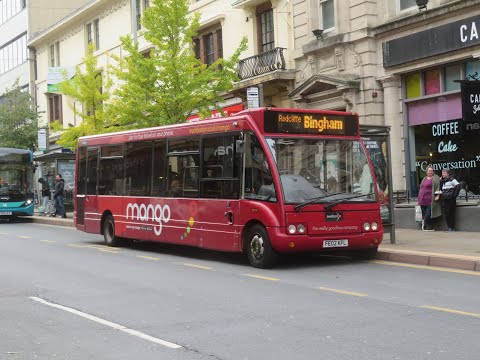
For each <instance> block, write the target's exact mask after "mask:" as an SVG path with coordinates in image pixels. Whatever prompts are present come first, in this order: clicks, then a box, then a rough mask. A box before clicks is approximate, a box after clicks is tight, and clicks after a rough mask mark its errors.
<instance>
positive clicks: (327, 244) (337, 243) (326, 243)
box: [323, 239, 348, 248]
mask: <svg viewBox="0 0 480 360" xmlns="http://www.w3.org/2000/svg"><path fill="white" fill-rule="evenodd" d="M347 246H348V240H347V239H340V240H323V247H324V248H334V247H347Z"/></svg>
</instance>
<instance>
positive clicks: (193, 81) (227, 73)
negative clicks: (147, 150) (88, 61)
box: [109, 0, 247, 129]
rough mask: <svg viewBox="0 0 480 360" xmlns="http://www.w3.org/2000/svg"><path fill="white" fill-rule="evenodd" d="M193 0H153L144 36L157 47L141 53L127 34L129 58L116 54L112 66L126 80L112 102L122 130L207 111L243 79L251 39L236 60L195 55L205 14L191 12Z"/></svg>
mask: <svg viewBox="0 0 480 360" xmlns="http://www.w3.org/2000/svg"><path fill="white" fill-rule="evenodd" d="M188 5H189V1H187V0H153V1H152V2H151V6H150V7H149V8H148V9H147V10H146V11H145V14H144V18H143V30H142V31H143V34H144V36H145V39H146V40H147V41H148V42H150V43H151V44H152V45H153V47H152V49H151V51H150V53H149V55H147V56H145V54H142V53H140V51H139V48H138V44H137V43H136V42H135V41H134V39H132V37H131V36H129V35H128V36H125V37H122V38H121V43H122V47H123V49H124V50H126V52H127V53H128V56H124V57H118V56H114V58H115V60H117V62H118V65H117V66H116V67H114V68H113V69H112V73H113V75H114V76H115V77H116V78H117V79H119V80H120V82H119V84H120V86H119V87H118V88H117V89H116V90H115V91H114V93H113V95H114V96H113V97H112V99H111V101H110V103H109V114H110V116H111V120H112V122H113V123H114V124H115V125H116V126H118V127H120V128H122V129H132V128H144V127H150V126H158V125H165V124H172V123H179V122H183V121H185V120H186V118H187V117H188V116H189V115H191V114H192V113H193V112H197V111H198V112H199V113H200V114H206V113H208V112H209V110H210V109H212V108H217V109H218V105H217V103H218V102H220V101H222V100H223V99H222V97H221V96H220V94H221V93H224V92H228V91H230V90H231V89H232V87H233V83H234V82H235V81H237V80H238V77H237V65H238V61H239V57H240V54H241V53H242V52H243V51H244V50H245V49H246V47H247V40H246V38H244V39H242V40H241V42H240V45H239V47H238V49H237V50H236V51H235V53H234V54H233V55H232V57H231V58H230V59H219V60H218V61H216V62H215V63H213V64H211V65H210V66H206V65H205V64H202V63H201V61H200V60H199V59H197V58H196V57H195V54H194V51H193V48H192V44H193V37H194V36H196V34H197V30H198V28H199V15H198V14H195V15H193V16H190V15H189V10H188Z"/></svg>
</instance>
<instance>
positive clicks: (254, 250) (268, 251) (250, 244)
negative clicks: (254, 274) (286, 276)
mask: <svg viewBox="0 0 480 360" xmlns="http://www.w3.org/2000/svg"><path fill="white" fill-rule="evenodd" d="M246 250H247V256H248V260H249V261H250V264H251V265H252V266H253V267H255V268H259V269H268V268H271V267H272V266H273V265H275V263H276V262H277V260H278V254H277V253H276V252H275V250H273V249H272V246H271V245H270V238H269V237H268V233H267V230H266V229H265V228H264V227H263V226H261V225H259V224H257V225H253V226H252V227H251V228H250V229H248V230H247V233H246Z"/></svg>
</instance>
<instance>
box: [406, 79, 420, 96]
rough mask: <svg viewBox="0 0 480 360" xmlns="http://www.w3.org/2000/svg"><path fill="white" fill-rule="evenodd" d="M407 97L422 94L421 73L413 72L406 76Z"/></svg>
mask: <svg viewBox="0 0 480 360" xmlns="http://www.w3.org/2000/svg"><path fill="white" fill-rule="evenodd" d="M405 86H406V90H407V94H406V95H407V99H411V98H415V97H419V96H421V95H422V94H421V88H420V73H413V74H409V75H407V76H405Z"/></svg>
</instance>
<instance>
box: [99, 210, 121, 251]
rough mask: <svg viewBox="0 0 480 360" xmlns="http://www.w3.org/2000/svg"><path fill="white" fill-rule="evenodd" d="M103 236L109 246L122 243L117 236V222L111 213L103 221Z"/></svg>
mask: <svg viewBox="0 0 480 360" xmlns="http://www.w3.org/2000/svg"><path fill="white" fill-rule="evenodd" d="M103 238H104V239H105V244H107V245H108V246H118V245H119V243H120V239H119V238H118V236H115V222H114V221H113V217H112V216H111V215H108V216H107V217H106V218H105V221H104V222H103Z"/></svg>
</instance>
